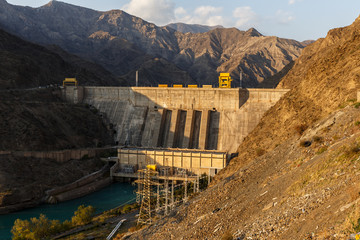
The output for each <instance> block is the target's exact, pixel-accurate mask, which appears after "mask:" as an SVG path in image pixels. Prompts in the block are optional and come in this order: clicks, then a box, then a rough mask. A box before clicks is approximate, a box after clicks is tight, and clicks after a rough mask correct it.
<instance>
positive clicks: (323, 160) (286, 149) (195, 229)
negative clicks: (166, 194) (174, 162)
mask: <svg viewBox="0 0 360 240" xmlns="http://www.w3.org/2000/svg"><path fill="white" fill-rule="evenodd" d="M359 39H360V17H359V18H358V19H357V20H356V21H355V22H354V23H353V24H352V25H350V26H348V27H344V28H339V29H333V30H331V31H329V33H328V35H327V36H326V38H324V39H319V40H318V41H316V42H315V43H313V44H311V45H310V46H308V47H307V48H306V49H305V50H304V51H303V53H302V55H301V56H300V58H299V59H297V60H296V61H295V63H294V66H293V67H292V69H291V70H290V71H289V72H288V73H287V74H286V76H285V77H284V78H283V79H282V81H281V82H280V84H279V86H278V87H279V88H290V89H291V90H290V91H289V92H288V93H287V94H286V95H284V96H283V97H282V98H281V99H280V100H279V102H277V103H276V104H275V105H274V106H273V107H272V108H271V109H270V110H269V111H268V112H267V113H266V114H265V115H264V117H263V118H262V120H261V121H260V123H259V124H258V126H257V127H256V128H255V129H254V130H253V132H252V133H250V134H249V135H248V136H247V137H246V138H245V139H244V141H243V143H242V144H241V145H240V146H239V148H238V157H236V158H234V159H232V160H231V161H230V164H229V165H228V166H227V167H226V168H225V169H224V170H223V171H221V172H220V174H219V175H218V176H217V178H216V179H215V181H213V183H212V186H211V187H210V188H209V189H207V190H206V191H205V192H203V193H201V194H200V195H198V196H196V197H194V198H193V199H192V200H190V201H189V202H188V203H186V204H185V205H183V206H182V207H180V208H179V209H177V210H176V211H173V212H172V213H170V215H169V216H168V217H165V218H163V219H161V220H159V221H158V222H156V223H154V224H153V225H151V226H150V227H146V228H144V229H143V230H142V231H141V232H139V233H135V234H133V236H131V237H129V238H128V239H140V238H144V239H170V238H173V239H180V238H183V239H205V238H206V239H233V238H237V239H348V238H349V235H350V233H355V232H358V231H359V227H360V226H359V222H360V221H359V220H360V215H359V211H358V210H359V207H360V203H359V202H360V196H359V189H360V177H359V176H360V175H359V166H360V162H359V161H360V111H359V106H360V103H359V102H357V101H359V98H357V93H358V92H359V90H360V78H359V76H360V61H359V59H360V51H359V49H360V41H359ZM358 94H359V93H358ZM358 96H359V95H358Z"/></svg>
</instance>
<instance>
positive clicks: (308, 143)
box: [300, 140, 311, 147]
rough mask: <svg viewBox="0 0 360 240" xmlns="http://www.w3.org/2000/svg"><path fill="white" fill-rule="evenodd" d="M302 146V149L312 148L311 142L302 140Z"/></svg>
mask: <svg viewBox="0 0 360 240" xmlns="http://www.w3.org/2000/svg"><path fill="white" fill-rule="evenodd" d="M300 146H302V147H310V146H311V141H309V140H301V141H300Z"/></svg>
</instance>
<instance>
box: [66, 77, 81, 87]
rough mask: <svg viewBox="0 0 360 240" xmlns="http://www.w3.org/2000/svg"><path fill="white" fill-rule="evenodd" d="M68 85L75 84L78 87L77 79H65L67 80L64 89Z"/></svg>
mask: <svg viewBox="0 0 360 240" xmlns="http://www.w3.org/2000/svg"><path fill="white" fill-rule="evenodd" d="M68 84H73V85H74V86H77V85H78V82H77V80H76V78H65V80H64V81H63V87H65V85H68Z"/></svg>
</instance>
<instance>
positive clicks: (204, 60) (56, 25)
mask: <svg viewBox="0 0 360 240" xmlns="http://www.w3.org/2000/svg"><path fill="white" fill-rule="evenodd" d="M7 8H8V9H7V10H6V11H5V10H4V9H0V24H1V25H2V26H5V29H6V30H7V31H10V32H11V33H13V34H16V35H18V36H21V37H22V38H24V39H26V40H29V41H31V42H36V43H38V44H42V45H48V44H51V45H53V44H55V45H59V46H60V47H61V48H63V49H64V50H65V51H68V52H70V53H72V54H76V55H79V56H80V57H83V58H85V59H89V60H91V61H94V62H96V63H98V64H100V65H102V66H103V67H104V68H106V69H107V70H109V71H111V72H112V73H114V74H116V75H117V76H119V77H122V78H127V80H130V81H133V78H134V76H130V74H131V73H133V72H135V71H136V70H138V69H139V68H141V69H143V70H144V71H145V74H143V76H144V78H143V79H142V80H143V83H145V84H154V85H155V84H158V83H164V81H169V80H171V82H169V83H176V82H177V83H184V84H211V85H214V84H216V83H217V75H218V73H219V72H221V71H226V72H230V73H231V76H232V77H233V78H234V79H235V80H234V82H233V83H234V86H238V85H239V80H238V79H239V71H242V72H243V78H244V81H243V82H244V83H245V84H246V86H248V87H255V86H257V85H258V84H259V82H262V81H263V80H264V79H265V78H267V77H270V76H272V75H274V74H275V73H277V72H278V71H280V70H281V69H282V68H283V67H284V66H286V65H287V64H288V63H289V62H290V61H293V60H295V59H296V58H297V57H298V56H299V55H300V53H301V51H302V49H303V48H304V47H305V46H304V45H303V44H301V43H299V42H296V41H294V40H286V39H281V41H282V42H283V43H284V41H286V42H287V43H286V44H281V47H284V49H282V48H280V47H279V48H278V47H277V44H276V43H275V42H274V43H272V44H271V46H270V45H268V46H263V49H261V50H259V52H254V51H253V52H252V53H248V54H237V55H236V56H235V57H234V56H233V55H232V54H231V49H234V48H235V47H236V48H241V49H242V51H244V52H246V47H247V46H245V45H242V43H243V42H246V41H252V40H254V42H259V43H260V42H261V41H258V40H259V39H258V38H259V37H260V35H261V34H260V33H259V32H257V31H256V30H255V29H249V30H248V31H247V34H243V33H244V32H243V31H240V30H237V29H214V30H211V31H209V32H206V33H203V34H205V35H202V34H200V33H196V34H191V33H180V32H177V31H175V30H174V29H171V28H170V27H158V26H156V25H154V24H152V23H149V22H146V21H144V20H143V19H141V18H138V17H136V16H132V15H130V14H127V13H126V12H124V11H121V10H111V11H105V12H104V11H95V10H92V9H87V8H83V7H78V6H74V5H70V4H65V3H62V2H58V1H55V2H52V3H51V4H50V5H49V6H42V7H39V8H35V9H34V8H26V7H19V6H13V5H11V4H8V5H7ZM19 16H21V17H19ZM213 31H216V32H213ZM230 32H231V33H234V32H237V36H241V37H242V39H237V38H234V37H231V35H229V33H230ZM209 33H211V36H209ZM215 35H217V36H215ZM204 36H207V37H213V41H212V43H211V44H207V45H206V47H203V46H199V44H195V42H196V41H200V42H201V41H203V40H202V39H203V38H204ZM261 37H262V38H263V40H266V39H267V38H271V37H266V36H262V35H261ZM220 38H221V39H222V40H224V38H228V39H229V41H228V43H230V42H232V44H228V45H227V46H223V45H222V42H226V41H220V42H219V41H218V42H217V40H216V39H218V40H219V39H220ZM277 39H278V38H277ZM279 40H280V39H279ZM187 41H189V42H190V41H192V42H193V46H192V47H189V46H187V45H186V44H184V43H185V42H187ZM288 47H290V48H291V49H288ZM226 48H227V49H226ZM253 48H254V46H253ZM267 48H272V49H274V48H278V50H276V51H273V52H274V53H275V52H276V53H277V55H276V56H269V54H271V51H270V52H269V51H268V50H266V49H267ZM220 49H223V50H224V51H220ZM193 53H196V54H193ZM214 53H216V54H215V55H214ZM219 56H220V58H222V59H221V60H220V61H219V59H220V58H219ZM155 59H162V62H166V64H165V65H164V66H160V65H158V67H157V68H156V69H151V68H149V67H147V66H151V65H152V64H150V65H149V64H146V63H148V62H149V61H151V62H152V63H153V64H156V60H155ZM264 60H265V61H266V62H267V65H266V66H262V65H263V63H264ZM166 66H170V68H171V69H175V71H172V72H169V71H167V68H166ZM253 67H254V69H255V70H253ZM159 75H162V76H167V78H166V79H164V80H162V81H161V80H158V76H159ZM184 76H185V79H184ZM154 81H155V82H154Z"/></svg>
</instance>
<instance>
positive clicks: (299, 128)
mask: <svg viewBox="0 0 360 240" xmlns="http://www.w3.org/2000/svg"><path fill="white" fill-rule="evenodd" d="M307 128H308V126H307V125H306V124H299V125H296V126H295V130H296V132H297V133H298V134H300V135H302V134H303V133H304V132H305V130H306V129H307Z"/></svg>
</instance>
